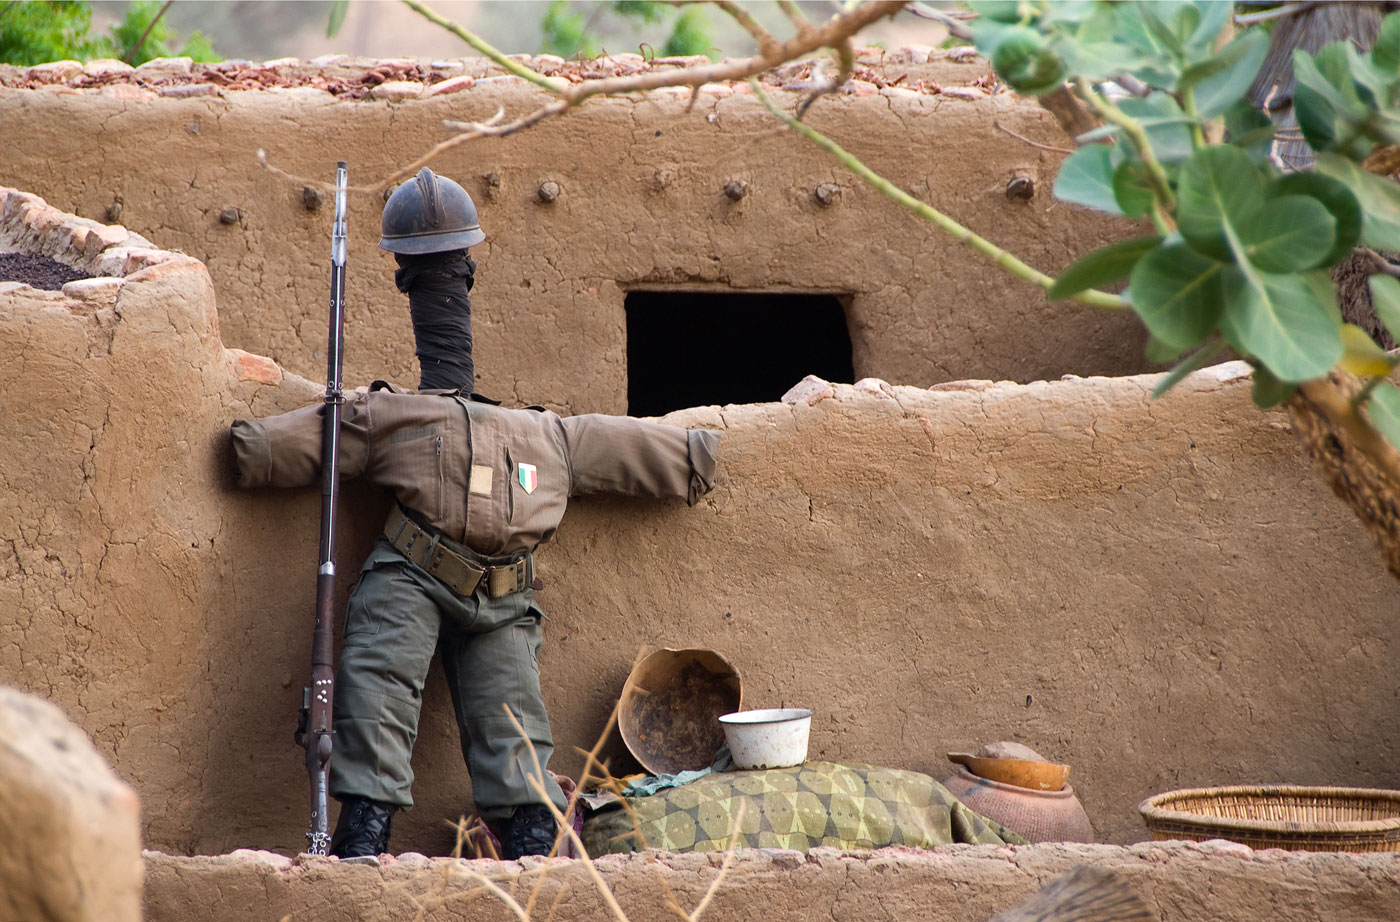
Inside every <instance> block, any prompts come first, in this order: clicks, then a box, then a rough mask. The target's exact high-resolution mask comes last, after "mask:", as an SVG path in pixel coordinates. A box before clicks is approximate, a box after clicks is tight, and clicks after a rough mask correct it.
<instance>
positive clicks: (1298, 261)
mask: <svg viewBox="0 0 1400 922" xmlns="http://www.w3.org/2000/svg"><path fill="white" fill-rule="evenodd" d="M1239 236H1240V242H1241V243H1243V244H1244V251H1245V254H1246V255H1247V256H1248V258H1249V261H1250V262H1251V263H1253V264H1254V265H1256V266H1258V267H1259V268H1260V269H1262V270H1264V271H1265V272H1299V271H1304V270H1307V269H1312V268H1313V267H1315V266H1319V265H1321V264H1322V260H1323V259H1325V258H1326V256H1327V254H1328V252H1329V251H1330V250H1331V249H1332V246H1333V244H1334V243H1335V241H1336V239H1337V222H1336V221H1335V220H1333V218H1332V215H1331V214H1329V213H1328V211H1327V209H1326V208H1325V207H1323V205H1322V203H1321V202H1319V201H1318V200H1317V199H1315V198H1312V197H1311V196H1307V195H1284V196H1280V197H1278V198H1275V199H1270V200H1269V201H1268V202H1265V203H1264V207H1262V208H1260V209H1259V210H1258V211H1256V212H1254V214H1253V215H1252V216H1251V217H1249V218H1248V219H1247V220H1245V221H1243V222H1241V223H1240V228H1239Z"/></svg>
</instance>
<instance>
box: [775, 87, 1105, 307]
mask: <svg viewBox="0 0 1400 922" xmlns="http://www.w3.org/2000/svg"><path fill="white" fill-rule="evenodd" d="M749 85H750V86H751V87H753V91H754V95H755V96H757V97H758V99H759V101H760V102H762V103H763V105H764V107H765V108H766V109H767V110H768V111H769V112H771V113H773V115H774V116H775V117H777V118H778V119H779V120H781V121H782V122H783V123H784V124H786V125H787V126H788V127H789V128H791V129H792V130H793V131H795V132H797V133H798V134H800V135H802V137H804V138H806V139H807V140H809V141H811V142H812V143H813V144H816V145H817V146H818V147H820V148H821V149H822V150H825V151H826V152H827V153H829V154H831V155H832V156H833V157H835V158H836V159H837V160H839V161H841V164H842V165H843V166H845V167H846V169H848V170H850V171H851V172H852V173H855V174H856V175H857V176H859V177H860V178H861V179H864V180H865V181H866V182H868V183H870V184H871V185H872V186H874V187H875V188H876V189H879V190H880V191H881V192H883V193H884V194H885V195H886V196H888V197H890V198H892V199H894V200H895V201H896V202H898V203H899V204H901V205H903V206H904V207H905V208H908V209H909V210H910V211H912V212H914V213H915V214H916V215H918V216H919V217H921V218H923V219H924V220H926V221H931V222H932V223H934V224H936V225H938V226H939V227H940V228H941V229H942V230H943V231H945V232H946V233H947V234H949V235H950V236H951V237H952V238H953V239H954V240H957V241H958V242H959V243H964V244H967V245H968V246H969V247H971V248H972V249H974V250H976V251H977V252H979V253H981V254H982V255H983V256H986V257H987V258H989V259H991V261H992V262H994V263H996V264H997V265H998V266H1000V267H1002V268H1003V269H1005V270H1007V271H1008V272H1010V273H1012V274H1013V275H1015V276H1016V277H1018V278H1021V279H1024V280H1025V281H1027V282H1030V283H1032V284H1034V285H1039V286H1040V287H1041V288H1043V289H1046V290H1049V288H1050V286H1051V285H1053V284H1055V280H1054V278H1052V277H1051V276H1048V275H1046V274H1045V273H1043V272H1041V271H1039V270H1038V269H1035V268H1033V267H1031V266H1029V265H1027V264H1026V263H1023V262H1022V261H1021V260H1019V259H1017V258H1016V257H1015V256H1013V255H1011V254H1010V253H1008V252H1006V251H1005V250H1003V249H1002V248H1001V247H999V246H997V245H996V244H994V243H992V242H991V241H990V240H987V239H986V238H984V237H980V236H978V235H977V234H975V233H973V232H972V231H971V230H969V229H968V228H966V227H964V226H963V225H961V224H959V223H958V222H957V221H955V220H953V219H952V218H950V217H948V216H947V215H945V214H944V213H943V212H941V211H939V210H938V209H936V208H934V207H933V206H932V205H929V204H927V203H925V202H921V201H919V200H918V199H916V198H914V196H912V195H910V194H909V193H907V192H905V191H904V190H903V189H900V188H899V187H898V186H896V185H895V184H894V183H892V182H890V181H889V180H888V179H885V178H884V177H883V176H881V175H879V174H878V173H876V172H875V171H874V170H872V169H870V168H869V167H868V166H866V165H865V164H863V163H861V162H860V161H859V160H857V159H856V158H855V157H854V156H853V155H852V154H850V153H848V152H847V151H845V150H843V149H842V148H841V147H840V146H839V145H838V144H837V143H836V142H835V141H833V140H831V139H830V138H828V137H826V136H825V135H823V134H822V133H821V132H819V131H817V130H816V129H815V128H812V127H810V126H809V125H807V124H805V123H804V122H800V121H798V120H797V119H795V118H793V117H792V116H791V115H788V114H787V113H786V112H784V111H783V110H782V109H780V108H778V105H777V104H776V103H774V102H773V100H772V98H771V97H769V95H768V94H767V93H765V92H764V91H763V87H761V86H759V84H758V81H757V80H753V79H750V80H749ZM1070 300H1072V301H1078V302H1079V303H1081V304H1088V305H1090V306H1092V307H1107V308H1114V309H1121V308H1126V307H1127V306H1128V302H1127V301H1126V300H1124V299H1123V298H1122V297H1121V296H1120V295H1115V294H1110V293H1108V292H1106V291H1095V290H1090V291H1083V292H1080V293H1079V294H1077V295H1075V296H1074V297H1073V298H1071V299H1070Z"/></svg>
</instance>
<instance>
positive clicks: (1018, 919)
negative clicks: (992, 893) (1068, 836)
mask: <svg viewBox="0 0 1400 922" xmlns="http://www.w3.org/2000/svg"><path fill="white" fill-rule="evenodd" d="M988 922H1157V914H1156V913H1155V912H1153V911H1152V908H1151V907H1150V906H1148V905H1147V903H1146V902H1144V901H1143V899H1142V897H1141V896H1139V895H1138V893H1137V890H1135V889H1134V888H1133V885H1132V884H1130V883H1128V881H1127V879H1126V878H1124V877H1123V876H1122V875H1120V874H1117V873H1115V872H1113V871H1110V870H1108V869H1107V868H1096V867H1091V866H1089V865H1084V866H1082V867H1077V868H1075V869H1074V870H1072V871H1070V872H1069V873H1067V874H1065V875H1063V876H1061V877H1059V878H1056V879H1055V880H1054V881H1052V882H1051V883H1050V884H1049V886H1046V887H1044V888H1043V889H1041V890H1040V891H1038V892H1037V893H1035V894H1034V895H1032V896H1031V898H1030V899H1028V900H1026V901H1025V902H1024V903H1021V904H1020V905H1019V906H1015V907H1013V908H1011V909H1008V910H1007V911H1006V912H1003V913H999V914H997V915H996V916H993V917H992V918H991V919H990V920H988Z"/></svg>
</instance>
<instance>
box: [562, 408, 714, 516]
mask: <svg viewBox="0 0 1400 922" xmlns="http://www.w3.org/2000/svg"><path fill="white" fill-rule="evenodd" d="M561 422H562V423H563V426H564V437H565V440H566V442H567V443H568V447H569V464H570V466H571V468H572V476H573V485H572V489H571V490H570V493H571V494H573V495H575V496H577V495H578V494H581V493H622V494H626V495H629V496H684V497H685V499H686V502H688V503H690V505H692V506H693V505H695V504H696V503H697V502H698V501H699V500H700V497H701V496H704V495H705V494H706V493H708V492H710V490H712V489H714V485H715V468H716V465H717V462H718V459H719V440H720V434H719V433H718V432H716V431H714V430H712V429H681V428H679V427H677V426H666V425H663V424H661V423H653V422H648V421H646V420H640V419H632V418H631V417H627V416H604V415H601V414H585V415H583V416H569V417H565V418H564V419H563V420H561Z"/></svg>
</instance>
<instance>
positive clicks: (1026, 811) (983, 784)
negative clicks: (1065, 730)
mask: <svg viewBox="0 0 1400 922" xmlns="http://www.w3.org/2000/svg"><path fill="white" fill-rule="evenodd" d="M943 786H944V787H945V788H947V789H948V790H949V791H950V792H952V794H953V796H954V797H956V798H957V799H958V800H960V801H962V802H963V803H964V804H966V805H967V806H968V807H970V808H971V809H973V810H975V811H977V812H978V813H980V814H982V815H983V816H985V817H987V818H988V819H990V820H995V821H996V822H998V823H1001V824H1002V825H1003V826H1005V827H1006V828H1008V829H1010V830H1012V831H1013V832H1018V833H1020V834H1021V835H1022V836H1025V838H1026V839H1027V840H1028V841H1031V842H1093V841H1094V827H1093V826H1091V825H1089V815H1088V814H1087V813H1085V812H1084V805H1083V804H1081V803H1080V802H1079V798H1078V797H1075V796H1074V788H1073V787H1071V786H1070V785H1068V784H1067V785H1065V786H1064V788H1063V789H1061V790H1058V791H1032V790H1031V789H1029V788H1021V787H1016V786H1015V785H1012V784H1002V783H1001V782H999V781H989V780H988V779H986V778H978V777H977V776H976V775H974V774H972V773H971V772H969V771H968V770H967V769H966V768H959V769H958V770H957V772H956V773H955V774H952V775H949V776H948V777H947V778H945V779H943Z"/></svg>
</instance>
